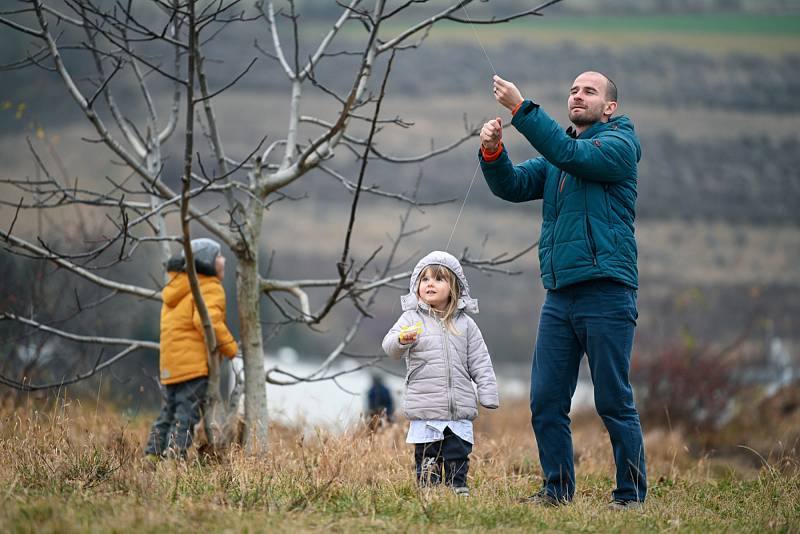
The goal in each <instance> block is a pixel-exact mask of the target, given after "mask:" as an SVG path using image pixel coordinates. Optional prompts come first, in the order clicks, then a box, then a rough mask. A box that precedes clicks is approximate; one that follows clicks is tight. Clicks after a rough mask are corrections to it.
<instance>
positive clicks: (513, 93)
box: [492, 74, 525, 111]
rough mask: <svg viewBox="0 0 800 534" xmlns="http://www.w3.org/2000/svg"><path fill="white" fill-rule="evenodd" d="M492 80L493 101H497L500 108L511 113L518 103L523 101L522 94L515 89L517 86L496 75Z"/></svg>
mask: <svg viewBox="0 0 800 534" xmlns="http://www.w3.org/2000/svg"><path fill="white" fill-rule="evenodd" d="M492 80H493V81H494V99H495V100H497V102H498V103H499V104H500V105H501V106H503V107H505V108H508V110H509V111H513V110H514V108H515V107H517V106H518V105H519V104H520V102H522V101H523V100H525V99H524V98H522V93H520V92H519V89H517V86H516V85H514V84H513V83H511V82H508V81H506V80H504V79H503V78H501V77H500V76H498V75H496V74H495V75H494V78H492Z"/></svg>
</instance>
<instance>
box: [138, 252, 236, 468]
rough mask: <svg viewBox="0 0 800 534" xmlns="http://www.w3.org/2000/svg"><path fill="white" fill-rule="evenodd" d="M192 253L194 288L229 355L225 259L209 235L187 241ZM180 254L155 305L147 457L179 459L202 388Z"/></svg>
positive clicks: (193, 311)
mask: <svg viewBox="0 0 800 534" xmlns="http://www.w3.org/2000/svg"><path fill="white" fill-rule="evenodd" d="M191 246H192V253H193V255H194V265H195V269H196V270H197V278H198V282H199V284H200V292H201V293H202V295H203V300H204V302H205V304H206V307H207V308H208V314H209V316H210V319H211V324H212V325H213V328H214V334H215V336H216V338H217V349H218V350H219V352H220V353H221V354H223V355H225V356H227V357H229V358H233V357H234V356H235V355H236V352H237V350H238V348H237V346H236V341H234V339H233V336H231V333H230V331H229V330H228V327H227V326H226V325H225V290H224V289H223V287H222V279H223V277H224V276H225V257H224V256H223V255H222V253H221V250H220V246H219V243H217V242H216V241H214V240H212V239H193V240H192V243H191ZM185 267H186V260H185V258H184V257H183V256H179V257H175V258H172V259H170V260H169V263H168V264H167V271H168V272H169V282H168V283H167V285H166V287H165V288H164V291H163V301H164V302H163V305H162V307H161V336H160V344H161V354H160V369H161V384H162V385H163V390H162V392H163V398H162V405H161V413H160V414H159V416H158V419H156V421H155V423H153V427H152V428H151V430H150V436H149V438H148V440H147V445H146V447H145V455H147V456H148V457H151V458H157V457H162V456H170V457H176V458H185V457H186V452H187V450H188V449H189V447H190V446H191V444H192V438H193V434H194V426H195V425H196V424H197V423H198V422H199V421H200V410H201V408H202V405H203V401H204V400H205V396H206V388H207V386H208V357H207V351H206V344H205V339H204V337H203V324H202V322H201V320H200V314H199V313H198V312H197V308H196V307H195V305H194V299H193V297H192V291H191V288H190V287H189V275H188V274H187V273H186V268H185Z"/></svg>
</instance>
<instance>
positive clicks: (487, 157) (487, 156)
mask: <svg viewBox="0 0 800 534" xmlns="http://www.w3.org/2000/svg"><path fill="white" fill-rule="evenodd" d="M502 153H503V142H502V141H500V144H499V145H497V150H495V151H494V152H489V151H487V150H486V149H485V148H483V146H482V145H481V156H482V157H483V161H494V160H496V159H497V158H499V157H500V154H502Z"/></svg>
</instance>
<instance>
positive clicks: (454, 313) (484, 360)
mask: <svg viewBox="0 0 800 534" xmlns="http://www.w3.org/2000/svg"><path fill="white" fill-rule="evenodd" d="M409 288H410V293H409V294H408V295H405V296H403V297H402V298H401V302H402V305H403V314H402V315H401V316H400V318H399V319H398V320H397V322H396V323H395V324H394V326H393V327H392V329H391V330H389V333H388V334H386V337H385V338H384V339H383V350H384V351H385V352H386V354H388V355H389V356H394V357H396V358H400V357H404V358H405V360H406V367H407V369H408V370H407V373H406V390H405V400H404V406H403V409H404V412H405V415H406V417H407V418H408V419H410V420H411V426H410V427H409V429H408V437H407V439H406V442H408V443H414V444H415V446H414V460H415V462H416V466H417V483H418V484H420V485H421V486H426V485H434V484H438V483H440V482H441V481H442V480H444V483H445V484H447V485H448V486H452V487H453V489H454V491H455V492H456V494H457V495H463V496H468V495H469V489H468V488H467V470H468V468H469V453H470V452H472V444H473V434H472V420H473V419H475V417H476V416H477V415H478V402H480V404H481V405H482V406H484V407H485V408H497V407H498V406H499V403H500V401H499V398H498V395H497V381H496V379H495V376H494V369H493V368H492V360H491V358H490V357H489V351H488V350H487V349H486V344H485V343H484V341H483V336H482V335H481V331H480V330H479V329H478V325H476V324H475V321H473V320H472V318H471V317H469V316H468V315H467V314H466V313H465V312H471V313H478V301H477V300H475V299H473V298H471V297H470V295H469V284H468V283H467V279H466V277H465V276H464V270H463V269H462V268H461V264H459V262H458V260H457V259H456V258H455V257H454V256H452V255H451V254H448V253H447V252H441V251H434V252H431V253H430V254H428V255H427V256H425V257H424V258H422V259H421V260H420V261H419V263H417V266H416V267H415V268H414V272H413V274H412V275H411V283H410V285H409ZM473 382H475V384H477V386H478V388H477V389H478V394H477V398H476V395H475V389H474V388H473V385H472V383H473ZM442 471H444V474H443V473H442Z"/></svg>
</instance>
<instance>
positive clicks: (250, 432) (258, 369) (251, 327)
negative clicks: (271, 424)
mask: <svg viewBox="0 0 800 534" xmlns="http://www.w3.org/2000/svg"><path fill="white" fill-rule="evenodd" d="M257 211H258V210H257ZM256 218H257V219H258V225H257V226H254V227H255V228H260V226H261V216H260V215H257V216H256ZM255 242H256V243H257V240H255ZM254 244H255V243H252V244H251V248H250V250H251V251H253V252H252V257H251V256H250V255H247V254H241V255H239V266H238V267H237V269H236V295H237V300H238V302H237V304H238V307H239V333H240V336H241V344H242V358H243V359H244V415H245V435H244V442H245V448H246V450H247V452H248V453H250V454H262V453H264V452H266V450H267V387H266V381H265V374H264V373H265V371H264V348H263V345H262V339H261V316H260V309H259V304H260V300H261V291H260V287H259V275H258V252H257V251H256V250H257V249H255V247H253V246H252V245H254Z"/></svg>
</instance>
